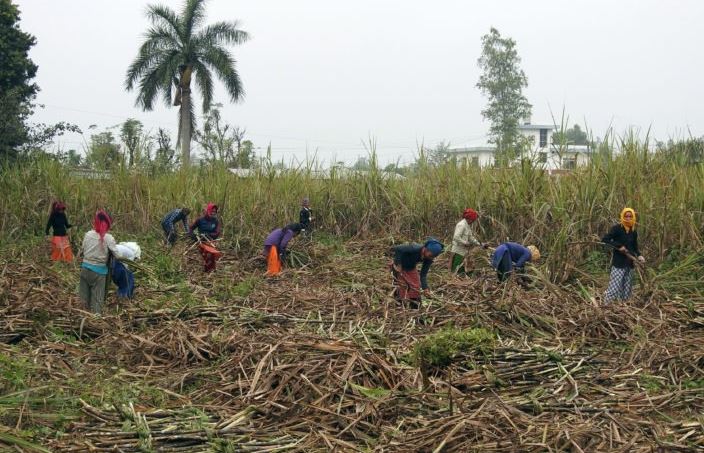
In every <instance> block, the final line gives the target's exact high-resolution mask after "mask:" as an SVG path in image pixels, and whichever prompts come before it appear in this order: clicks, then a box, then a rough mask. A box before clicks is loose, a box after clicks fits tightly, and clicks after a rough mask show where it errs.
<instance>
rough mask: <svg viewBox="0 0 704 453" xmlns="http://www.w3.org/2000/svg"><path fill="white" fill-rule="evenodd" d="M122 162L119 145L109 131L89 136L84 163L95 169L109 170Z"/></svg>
mask: <svg viewBox="0 0 704 453" xmlns="http://www.w3.org/2000/svg"><path fill="white" fill-rule="evenodd" d="M121 163H122V153H121V152H120V145H119V144H118V143H116V142H115V136H114V135H113V134H112V132H110V131H105V132H100V133H98V134H93V135H91V136H90V145H89V146H88V152H87V153H86V164H88V165H89V166H91V167H92V168H95V169H97V170H110V169H113V168H115V167H117V166H119V165H120V164H121Z"/></svg>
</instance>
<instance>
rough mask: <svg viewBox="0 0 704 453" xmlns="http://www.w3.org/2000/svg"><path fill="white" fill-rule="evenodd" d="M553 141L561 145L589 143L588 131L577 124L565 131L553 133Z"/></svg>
mask: <svg viewBox="0 0 704 453" xmlns="http://www.w3.org/2000/svg"><path fill="white" fill-rule="evenodd" d="M552 142H553V143H555V144H559V145H588V144H589V139H588V138H587V133H586V132H585V131H583V130H582V128H580V127H579V124H575V125H574V126H572V127H571V128H569V129H565V131H564V132H563V131H557V132H555V133H554V134H553V135H552Z"/></svg>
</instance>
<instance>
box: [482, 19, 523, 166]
mask: <svg viewBox="0 0 704 453" xmlns="http://www.w3.org/2000/svg"><path fill="white" fill-rule="evenodd" d="M520 62H521V58H520V57H519V56H518V52H517V51H516V42H515V41H514V40H513V39H511V38H503V37H501V34H500V33H499V31H498V30H496V29H495V28H493V27H492V28H491V29H490V30H489V33H488V34H486V35H484V36H483V37H482V54H481V56H480V57H479V60H478V64H479V68H480V69H481V70H482V71H483V73H482V75H481V76H480V77H479V82H478V83H477V88H479V89H480V90H481V92H482V93H483V94H484V95H485V96H487V98H488V101H489V102H488V105H487V106H486V108H485V109H484V110H482V116H483V117H484V118H485V119H487V120H489V122H490V123H491V126H490V128H489V136H490V137H491V138H490V141H491V142H492V143H495V144H496V147H497V155H496V158H497V162H501V163H502V164H503V165H505V164H506V163H508V162H509V161H511V160H512V159H514V158H515V157H516V156H517V155H518V154H519V152H520V150H519V149H517V148H518V147H517V146H516V145H517V142H518V141H519V140H518V138H519V133H518V125H519V124H520V121H521V119H522V118H527V117H530V114H531V107H532V106H531V105H530V103H529V102H528V100H527V99H526V97H525V96H523V88H525V87H527V86H528V78H527V77H526V75H525V73H524V72H523V70H522V69H521V68H520Z"/></svg>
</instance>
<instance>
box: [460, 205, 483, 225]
mask: <svg viewBox="0 0 704 453" xmlns="http://www.w3.org/2000/svg"><path fill="white" fill-rule="evenodd" d="M478 217H479V214H477V211H475V210H474V209H472V208H467V209H465V210H464V212H463V213H462V218H463V219H465V220H466V221H467V223H472V222H474V221H475V220H477V218H478Z"/></svg>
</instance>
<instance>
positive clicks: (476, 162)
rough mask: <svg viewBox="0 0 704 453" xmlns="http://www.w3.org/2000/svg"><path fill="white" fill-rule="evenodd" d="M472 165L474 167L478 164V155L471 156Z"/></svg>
mask: <svg viewBox="0 0 704 453" xmlns="http://www.w3.org/2000/svg"><path fill="white" fill-rule="evenodd" d="M472 165H474V166H475V167H478V166H479V156H472Z"/></svg>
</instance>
